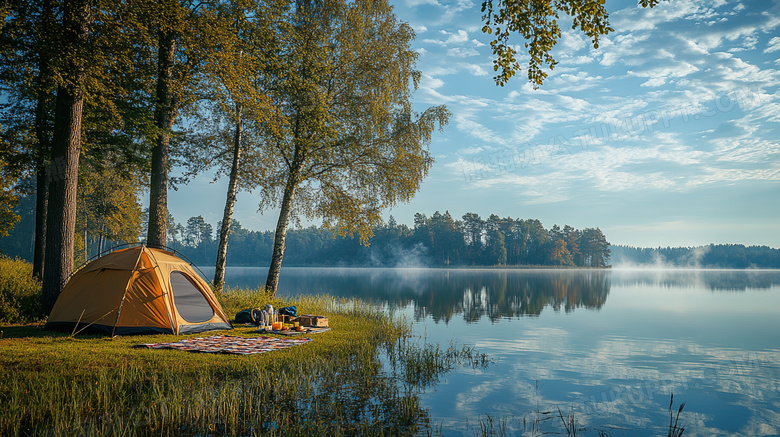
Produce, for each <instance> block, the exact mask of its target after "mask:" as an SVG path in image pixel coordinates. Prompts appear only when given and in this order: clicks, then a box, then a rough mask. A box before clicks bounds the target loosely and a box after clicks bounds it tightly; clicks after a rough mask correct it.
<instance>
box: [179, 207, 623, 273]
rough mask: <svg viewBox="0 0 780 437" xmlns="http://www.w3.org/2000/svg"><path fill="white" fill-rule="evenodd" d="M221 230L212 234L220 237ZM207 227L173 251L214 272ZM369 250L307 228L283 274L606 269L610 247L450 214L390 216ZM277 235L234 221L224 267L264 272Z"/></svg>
mask: <svg viewBox="0 0 780 437" xmlns="http://www.w3.org/2000/svg"><path fill="white" fill-rule="evenodd" d="M219 228H220V226H216V229H219ZM211 229H212V227H211V225H210V224H207V223H204V222H203V219H202V217H191V218H190V219H189V220H188V221H187V223H186V224H182V225H179V226H177V233H176V235H177V239H176V241H172V242H171V245H172V246H173V247H174V248H176V249H177V250H178V251H179V252H181V253H182V254H184V255H185V256H187V257H188V258H190V259H191V260H192V261H193V262H195V263H197V264H200V265H213V263H214V262H215V260H216V242H215V238H213V237H212V236H211V234H212V232H211ZM373 234H374V235H373V236H372V237H371V238H370V240H369V245H368V246H366V245H363V244H361V242H360V239H359V238H358V236H357V235H355V236H343V237H342V236H339V235H338V234H337V233H336V232H335V231H334V230H330V229H324V228H322V227H318V226H311V227H308V228H304V229H295V230H290V231H289V232H288V234H287V241H286V246H287V250H286V252H285V259H284V262H285V265H287V266H373V267H426V266H428V267H448V266H449V267H464V266H507V265H534V266H572V267H578V266H579V267H605V266H606V265H607V263H608V262H609V243H608V242H607V240H606V237H605V236H604V234H603V233H602V232H601V230H599V229H598V228H595V229H592V228H586V229H583V230H577V229H574V228H572V227H571V226H564V227H563V228H560V227H559V226H557V225H555V226H553V227H552V228H550V229H545V228H544V226H542V223H541V222H540V221H539V220H535V219H529V220H523V219H512V218H499V217H498V216H496V215H491V216H490V217H488V218H487V219H482V218H481V217H480V216H479V215H477V214H475V213H468V214H465V215H464V216H463V217H462V218H461V219H458V220H456V219H454V218H453V217H452V216H451V215H450V214H449V213H448V212H445V213H443V214H442V213H440V212H438V211H436V212H435V213H434V214H433V215H432V216H430V217H428V216H426V215H425V214H421V213H418V214H415V216H414V226H413V227H409V226H407V225H405V224H399V223H397V222H396V220H395V219H394V218H393V217H392V216H391V217H390V218H389V220H388V221H387V223H383V224H382V225H379V226H376V227H374V228H373ZM273 239H274V234H273V232H271V231H250V230H248V229H244V228H243V227H242V226H241V224H240V223H239V222H237V221H235V220H234V222H233V224H232V225H231V235H230V246H229V248H228V256H227V262H228V265H233V266H266V265H268V260H270V259H271V250H272V248H273Z"/></svg>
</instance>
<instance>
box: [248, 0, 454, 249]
mask: <svg viewBox="0 0 780 437" xmlns="http://www.w3.org/2000/svg"><path fill="white" fill-rule="evenodd" d="M279 34H280V37H279V38H280V41H279V45H280V47H279V50H280V51H281V52H282V53H287V54H288V55H287V56H284V57H283V58H281V59H279V60H278V61H279V66H278V68H279V70H278V71H276V72H275V73H274V76H273V77H272V78H271V84H270V86H269V89H270V90H271V94H270V95H271V98H272V102H273V105H274V106H275V107H277V108H279V110H280V113H279V117H280V119H281V121H282V122H281V123H280V124H279V125H278V126H279V129H278V130H277V131H276V132H270V133H268V135H267V137H268V141H269V143H270V144H269V145H270V146H272V148H270V149H269V150H270V151H272V152H273V156H272V158H273V162H274V164H273V166H272V170H273V171H272V173H271V174H270V175H269V178H268V180H267V183H266V184H265V186H264V187H262V188H261V195H262V198H263V204H262V207H263V208H271V207H274V206H283V204H284V202H285V199H287V200H289V201H290V202H291V205H290V206H292V205H294V208H292V213H293V217H294V216H295V215H302V216H306V217H310V218H313V217H321V218H322V219H323V223H324V226H325V227H327V228H332V229H335V230H337V232H338V233H339V234H340V235H346V234H350V235H351V234H352V233H354V232H357V233H358V234H359V235H360V238H361V239H362V240H364V241H365V240H366V239H367V238H368V237H370V235H371V231H372V226H373V225H376V224H378V223H379V222H380V221H381V215H380V212H381V211H382V210H383V209H386V208H389V207H392V206H394V205H396V204H397V203H399V202H406V201H408V200H409V199H411V197H412V196H413V195H414V194H415V193H416V192H417V190H418V188H419V186H420V183H421V181H422V179H423V178H424V177H425V176H426V174H427V172H428V170H429V168H430V166H431V164H432V163H433V158H432V157H431V155H430V153H429V151H428V150H427V145H428V144H429V142H430V140H431V135H432V132H433V131H434V130H435V129H436V128H437V127H441V126H442V125H444V124H446V123H447V121H448V117H449V112H448V111H447V110H446V108H444V107H433V108H429V109H427V110H425V111H424V112H423V113H421V114H416V113H414V111H412V108H411V95H412V92H413V91H414V89H415V88H416V86H417V82H418V80H419V76H420V73H419V72H418V71H416V70H415V62H416V59H417V53H416V52H415V51H414V50H413V49H412V47H411V41H412V40H413V38H414V31H413V30H412V29H411V27H410V26H409V25H408V24H407V23H404V22H400V21H399V20H398V19H397V17H396V16H395V14H394V13H393V11H392V8H391V6H390V5H389V4H388V3H387V2H386V1H384V0H382V1H362V0H361V1H357V2H347V1H343V0H333V1H328V2H321V3H320V2H314V1H310V2H301V3H299V4H298V6H297V7H296V9H295V10H293V11H290V13H289V16H287V17H285V18H284V21H283V22H282V23H280V25H279Z"/></svg>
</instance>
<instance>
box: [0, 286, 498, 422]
mask: <svg viewBox="0 0 780 437" xmlns="http://www.w3.org/2000/svg"><path fill="white" fill-rule="evenodd" d="M18 274H19V275H23V274H24V272H23V271H22V273H18ZM21 294H22V293H21V292H17V293H16V294H15V296H19V295H21ZM218 298H219V299H220V301H221V303H222V305H223V308H224V309H225V311H226V312H227V313H228V314H235V313H236V312H238V311H239V310H241V309H244V308H250V307H263V306H265V304H266V303H271V304H272V305H274V307H282V306H288V305H295V306H296V307H297V308H298V311H299V312H300V313H310V314H321V315H325V316H327V317H328V319H329V322H330V326H331V327H332V330H331V331H329V332H324V333H320V334H316V335H313V336H312V338H313V341H312V342H310V343H308V344H306V345H303V346H298V347H293V348H288V349H284V350H280V351H275V352H272V353H266V354H260V355H252V356H237V355H215V354H196V353H187V352H181V351H173V350H155V349H145V348H143V349H140V348H133V347H132V346H133V345H136V344H140V343H153V342H166V341H175V340H177V339H180V338H182V337H176V336H171V335H149V336H126V337H114V338H110V337H105V336H90V335H75V336H71V335H69V334H67V333H56V332H50V331H45V330H43V329H41V328H40V327H39V326H36V325H31V324H27V325H21V324H15V325H8V324H5V325H3V326H0V331H2V332H0V369H2V371H0V377H1V378H0V405H3V406H4V407H3V408H2V409H0V435H3V436H24V435H126V436H135V435H155V436H156V435H171V436H174V435H176V436H178V435H192V436H195V435H242V436H243V435H247V436H250V435H328V436H330V435H355V434H360V435H388V434H389V435H415V434H419V433H425V432H426V431H427V433H430V424H429V418H428V412H427V410H426V409H425V408H423V407H422V406H421V403H420V400H419V398H418V397H417V395H418V393H419V390H418V389H416V388H414V387H413V386H415V387H419V386H421V385H430V384H432V383H434V382H435V381H436V380H437V379H438V378H439V377H440V375H441V374H443V373H444V372H447V371H449V370H450V369H451V368H452V367H453V365H454V363H458V362H467V361H468V362H469V363H472V365H485V364H484V362H485V357H484V356H481V355H479V354H477V353H475V352H474V351H473V350H471V349H468V348H462V349H458V348H457V347H456V346H454V345H451V346H450V347H449V348H448V349H441V348H439V347H438V345H428V344H425V345H423V346H418V345H415V344H413V343H412V342H410V341H409V336H410V332H411V325H410V324H409V323H406V322H404V321H401V320H397V319H394V318H393V317H392V316H391V315H389V314H388V313H387V312H384V311H382V310H380V309H378V308H376V307H374V306H371V305H369V304H367V303H364V302H362V301H357V300H339V299H335V298H332V297H329V296H316V297H310V296H302V297H296V298H292V299H268V298H267V296H266V295H265V294H263V293H262V292H259V291H251V290H241V289H227V290H225V291H224V292H223V293H221V294H220V295H219V296H218ZM21 320H25V321H29V320H28V319H24V317H23V315H22V316H21ZM254 329H255V327H253V326H237V327H236V329H234V330H232V331H224V332H219V331H215V332H213V333H209V334H208V335H211V334H218V333H226V334H229V335H239V336H240V335H247V336H252V335H256V334H254V333H252V332H251V331H253V330H254ZM199 335H201V336H202V335H203V334H199ZM388 356H392V357H393V365H392V366H390V368H391V370H389V371H388V370H387V368H386V367H384V366H383V364H382V359H383V358H384V357H388ZM480 360H482V362H483V363H482V364H480Z"/></svg>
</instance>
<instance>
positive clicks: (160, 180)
mask: <svg viewBox="0 0 780 437" xmlns="http://www.w3.org/2000/svg"><path fill="white" fill-rule="evenodd" d="M175 52H176V37H175V35H174V34H173V32H167V33H161V35H160V42H159V47H158V59H157V97H156V101H155V110H154V122H155V126H156V128H157V138H156V144H155V146H154V148H152V173H151V175H150V184H149V228H148V232H147V236H146V243H147V244H148V245H150V246H153V247H154V246H157V247H159V246H165V244H166V243H167V240H168V238H167V230H168V154H169V147H170V142H171V128H172V127H173V121H174V119H175V117H176V102H175V100H174V98H173V90H172V81H173V64H174V54H175Z"/></svg>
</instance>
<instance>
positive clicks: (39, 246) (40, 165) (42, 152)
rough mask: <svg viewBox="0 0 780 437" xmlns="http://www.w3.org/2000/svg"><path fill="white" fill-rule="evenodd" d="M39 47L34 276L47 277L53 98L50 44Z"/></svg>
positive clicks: (46, 25) (46, 16)
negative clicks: (48, 122) (48, 117)
mask: <svg viewBox="0 0 780 437" xmlns="http://www.w3.org/2000/svg"><path fill="white" fill-rule="evenodd" d="M41 9H42V11H41V22H40V23H39V25H40V27H41V29H40V30H41V32H40V38H42V39H43V38H44V36H43V35H44V31H46V30H50V29H52V28H53V26H54V23H53V20H54V19H53V14H52V6H51V0H44V1H43V5H42V7H41ZM39 43H40V45H39V47H38V56H39V57H38V77H37V79H36V88H37V91H36V92H37V93H38V98H37V101H36V102H35V139H36V140H37V141H38V150H37V151H36V157H35V173H36V185H35V243H34V249H33V276H34V277H36V278H38V279H43V263H44V258H45V253H46V209H47V208H48V202H49V186H48V179H47V176H46V162H47V161H48V159H49V154H50V149H51V144H50V141H49V137H48V135H47V132H46V105H47V101H48V100H49V89H48V86H49V82H50V81H51V68H50V56H49V50H50V48H49V47H47V46H46V41H40V42H39Z"/></svg>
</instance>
